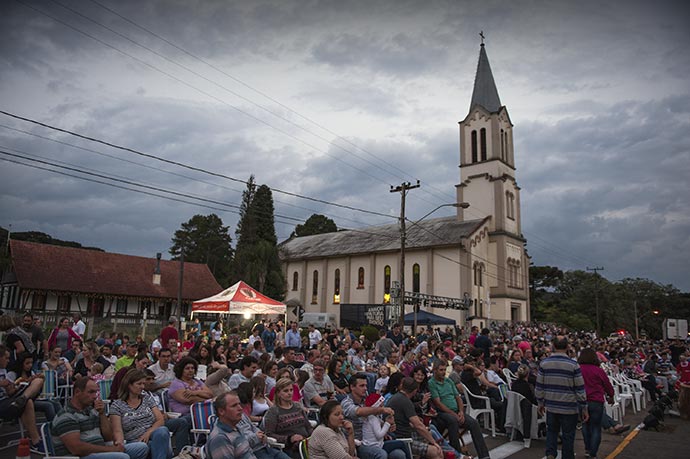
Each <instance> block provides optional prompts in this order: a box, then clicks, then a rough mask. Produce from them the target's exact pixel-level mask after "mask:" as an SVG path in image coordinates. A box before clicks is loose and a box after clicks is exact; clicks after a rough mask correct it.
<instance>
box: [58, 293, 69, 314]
mask: <svg viewBox="0 0 690 459" xmlns="http://www.w3.org/2000/svg"><path fill="white" fill-rule="evenodd" d="M70 307H72V296H71V295H60V296H58V297H57V310H58V311H59V312H69V310H70Z"/></svg>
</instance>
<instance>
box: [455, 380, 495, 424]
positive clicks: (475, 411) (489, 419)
mask: <svg viewBox="0 0 690 459" xmlns="http://www.w3.org/2000/svg"><path fill="white" fill-rule="evenodd" d="M462 390H463V391H464V392H465V398H466V399H467V403H466V404H465V411H466V412H467V414H469V415H470V416H471V417H473V418H475V419H478V418H479V416H481V415H484V428H485V429H489V428H491V436H492V437H495V436H496V418H495V415H494V410H493V408H491V401H490V400H489V397H484V396H481V395H475V394H473V393H472V392H470V390H469V389H468V388H467V386H465V385H464V384H462ZM472 399H476V400H481V401H482V403H483V404H484V407H483V408H474V407H472ZM487 415H488V416H487Z"/></svg>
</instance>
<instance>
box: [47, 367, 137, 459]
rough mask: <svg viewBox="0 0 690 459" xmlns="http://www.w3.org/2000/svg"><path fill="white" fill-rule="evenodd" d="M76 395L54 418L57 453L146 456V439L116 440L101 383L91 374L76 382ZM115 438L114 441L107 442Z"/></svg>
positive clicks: (91, 458) (112, 458)
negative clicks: (99, 389) (106, 409)
mask: <svg viewBox="0 0 690 459" xmlns="http://www.w3.org/2000/svg"><path fill="white" fill-rule="evenodd" d="M73 389H74V395H73V396H72V398H71V399H70V401H69V403H67V405H66V406H65V409H64V410H62V411H60V412H59V413H58V414H57V416H56V417H55V419H54V420H53V426H52V427H53V430H52V434H53V444H54V445H55V454H56V455H58V456H70V455H71V456H79V457H82V458H87V459H146V456H147V455H148V452H149V448H148V446H147V445H146V443H144V442H134V443H127V444H126V445H124V444H122V443H121V442H119V441H117V440H115V441H113V440H114V438H113V430H112V426H111V424H110V418H109V417H108V416H107V415H106V414H105V405H104V403H103V400H100V399H99V398H98V386H97V385H96V383H95V382H94V381H92V380H90V379H89V378H81V379H78V380H76V381H75V382H74V387H73ZM109 441H113V444H112V445H106V444H105V442H109Z"/></svg>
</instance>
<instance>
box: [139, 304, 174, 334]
mask: <svg viewBox="0 0 690 459" xmlns="http://www.w3.org/2000/svg"><path fill="white" fill-rule="evenodd" d="M151 306H152V303H151V301H144V300H141V301H139V315H140V316H142V317H143V315H144V310H145V309H148V311H149V312H148V316H149V317H151V314H153V309H151ZM164 344H167V343H164Z"/></svg>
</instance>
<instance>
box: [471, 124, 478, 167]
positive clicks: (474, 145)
mask: <svg viewBox="0 0 690 459" xmlns="http://www.w3.org/2000/svg"><path fill="white" fill-rule="evenodd" d="M472 162H473V163H476V162H477V131H476V130H474V131H472Z"/></svg>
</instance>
